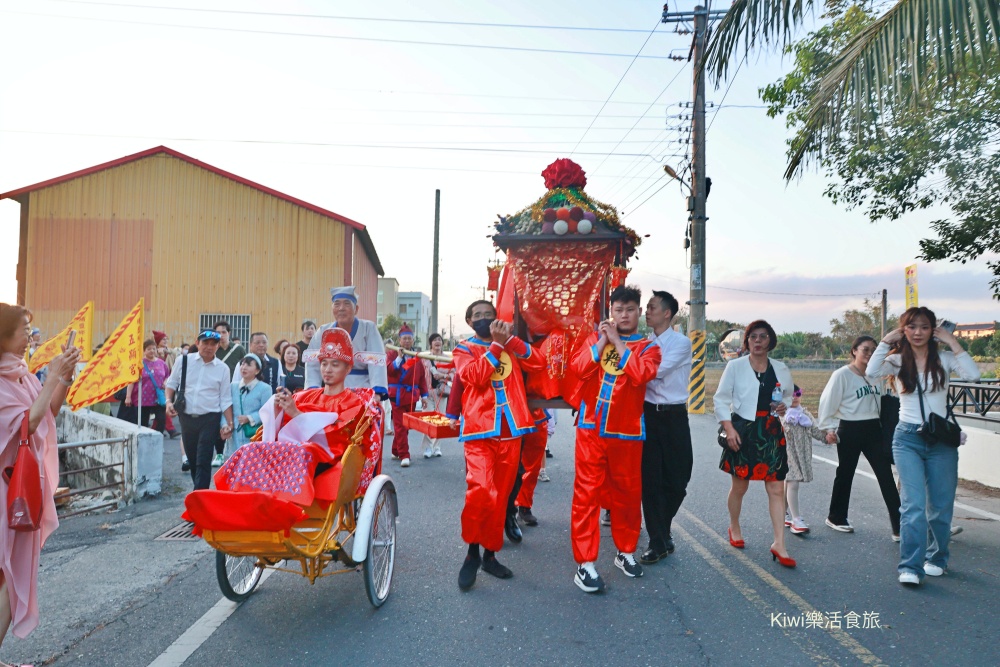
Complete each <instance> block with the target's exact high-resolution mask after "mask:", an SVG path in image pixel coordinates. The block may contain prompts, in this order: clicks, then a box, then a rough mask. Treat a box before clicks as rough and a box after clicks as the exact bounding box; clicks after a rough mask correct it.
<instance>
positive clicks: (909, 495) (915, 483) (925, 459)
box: [892, 422, 958, 577]
mask: <svg viewBox="0 0 1000 667" xmlns="http://www.w3.org/2000/svg"><path fill="white" fill-rule="evenodd" d="M918 428H919V425H918V424H908V423H906V422H899V424H898V425H897V426H896V432H895V433H894V434H893V438H892V453H893V456H894V457H895V459H896V469H897V470H898V471H899V482H900V485H901V491H902V493H901V494H900V500H901V508H900V509H901V515H902V516H901V520H900V531H899V534H900V538H901V539H900V543H899V568H898V569H899V572H900V573H903V572H913V573H916V574H917V576H921V577H922V576H923V575H924V561H927V562H929V563H932V564H934V565H937V566H938V567H942V568H945V567H948V556H949V553H948V541H949V540H950V539H951V517H952V513H953V512H954V510H955V489H956V487H957V486H958V449H957V448H955V447H949V446H948V445H945V444H941V443H935V444H933V445H929V444H927V442H926V441H925V440H924V439H923V436H921V435H920V434H919V433H917V429H918Z"/></svg>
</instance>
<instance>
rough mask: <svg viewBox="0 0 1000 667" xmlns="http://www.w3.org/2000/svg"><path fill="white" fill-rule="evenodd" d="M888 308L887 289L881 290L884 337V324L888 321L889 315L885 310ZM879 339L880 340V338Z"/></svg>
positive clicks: (884, 332)
mask: <svg viewBox="0 0 1000 667" xmlns="http://www.w3.org/2000/svg"><path fill="white" fill-rule="evenodd" d="M888 308H889V290H882V338H885V334H886V333H887V332H886V330H885V329H886V325H887V324H888V322H889V316H888V314H887V313H886V311H887V310H888ZM879 340H882V339H881V338H880V339H879Z"/></svg>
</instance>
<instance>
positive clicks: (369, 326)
mask: <svg viewBox="0 0 1000 667" xmlns="http://www.w3.org/2000/svg"><path fill="white" fill-rule="evenodd" d="M330 301H331V304H330V309H331V311H332V312H333V320H334V321H333V322H329V323H327V324H324V325H323V326H321V327H320V328H319V331H317V332H316V335H315V336H313V338H312V341H310V343H309V347H308V349H307V350H306V353H305V354H304V355H303V360H302V361H303V363H304V364H305V367H306V389H312V388H314V387H320V386H322V382H321V379H320V372H319V362H318V361H317V360H316V354H317V353H318V352H319V344H320V341H321V340H322V339H323V332H324V331H326V330H327V329H330V328H332V327H339V328H341V329H344V330H345V331H347V332H348V333H349V334H351V344H352V345H353V346H354V368H352V369H351V373H350V375H348V376H347V380H346V381H345V382H344V386H345V387H347V388H348V389H353V388H355V387H371V388H372V389H374V390H375V393H377V394H378V395H379V396H380V397H381V398H382V400H383V401H384V400H385V399H387V398H389V380H388V377H387V374H386V366H385V346H384V345H383V343H382V335H381V334H379V332H378V327H377V326H375V323H374V322H372V321H371V320H363V319H361V318H359V317H358V316H357V315H358V297H357V294H355V291H354V286H353V285H345V286H343V287H334V288H333V289H331V290H330Z"/></svg>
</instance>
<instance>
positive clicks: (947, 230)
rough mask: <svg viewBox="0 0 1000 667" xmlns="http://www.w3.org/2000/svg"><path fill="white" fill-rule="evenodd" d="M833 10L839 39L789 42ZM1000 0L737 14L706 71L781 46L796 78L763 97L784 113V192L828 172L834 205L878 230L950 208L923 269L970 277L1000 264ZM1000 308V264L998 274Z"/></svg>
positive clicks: (830, 0)
mask: <svg viewBox="0 0 1000 667" xmlns="http://www.w3.org/2000/svg"><path fill="white" fill-rule="evenodd" d="M820 5H822V6H823V7H824V8H825V9H826V10H827V13H826V14H825V15H824V18H828V19H830V23H829V24H828V25H825V26H823V27H822V28H820V29H819V30H817V31H815V32H812V33H810V34H809V35H807V36H806V38H805V39H802V40H800V41H797V42H793V41H792V31H793V29H794V28H796V27H798V26H799V25H800V24H801V23H802V22H803V20H804V19H805V18H806V16H807V15H808V14H810V13H812V11H814V10H815V9H816V7H817V6H820ZM998 5H1000V3H998V2H997V1H996V0H947V1H946V0H894V1H892V2H890V1H888V0H857V1H856V2H849V1H847V0H826V1H825V2H823V1H822V0H736V2H734V3H733V5H732V8H731V9H730V10H729V12H728V13H727V15H726V17H725V18H724V19H723V21H722V22H721V23H720V24H719V27H718V29H717V30H716V32H715V36H714V38H713V40H712V44H711V46H710V52H709V56H708V59H707V66H708V68H709V70H710V71H711V72H713V73H714V74H715V75H716V76H717V77H724V76H726V75H727V73H728V71H729V69H730V67H731V65H732V63H734V62H736V60H738V53H742V54H746V53H748V52H749V51H751V50H754V49H755V48H757V47H758V46H761V45H763V46H773V45H775V44H781V45H783V46H784V48H785V51H786V52H787V53H790V54H792V55H793V56H794V63H795V67H794V69H793V70H792V71H791V72H790V73H789V74H788V75H787V76H786V77H784V78H783V79H782V80H780V81H778V82H776V83H775V84H772V85H771V86H768V87H766V88H764V89H763V90H762V97H763V98H764V99H765V101H767V102H768V103H769V104H770V105H771V108H770V110H769V113H771V114H772V115H777V114H778V113H782V112H784V113H787V122H788V125H789V128H790V129H791V130H792V131H793V138H792V139H790V140H789V142H788V168H787V170H786V172H785V176H786V178H789V179H790V178H792V177H794V176H795V175H796V174H798V173H800V171H801V169H802V167H803V166H804V165H805V164H807V163H810V162H811V163H814V164H816V165H817V166H819V167H820V168H822V169H824V170H825V171H826V174H827V177H828V182H829V186H828V189H827V192H826V194H827V196H829V197H830V198H831V199H833V200H834V201H836V202H839V203H841V204H843V205H844V206H846V207H847V208H854V207H861V208H863V209H864V210H865V212H866V213H867V215H868V216H869V218H870V219H871V220H872V221H881V220H887V219H888V220H892V219H896V218H898V217H900V216H902V215H904V214H905V213H907V212H909V211H912V210H916V209H923V208H928V207H930V206H935V205H944V206H946V207H948V208H949V209H950V210H951V213H952V216H951V217H950V218H945V219H939V220H936V221H934V222H933V223H932V227H933V229H934V231H935V232H936V234H937V238H932V239H923V240H921V242H920V247H921V258H922V259H926V260H929V261H937V260H945V259H947V260H951V261H957V262H962V263H965V262H967V261H971V260H975V259H977V258H979V257H981V256H983V255H989V254H991V253H997V252H1000V226H998V225H997V224H996V220H997V219H998V218H1000V153H998V152H997V151H996V150H995V146H996V143H997V142H998V141H1000V48H998V39H997V31H998V26H1000V10H998ZM987 264H988V266H989V267H990V269H991V270H992V272H993V274H994V279H993V280H992V281H991V286H992V287H993V289H994V295H995V296H997V298H1000V262H997V261H990V262H988V263H987Z"/></svg>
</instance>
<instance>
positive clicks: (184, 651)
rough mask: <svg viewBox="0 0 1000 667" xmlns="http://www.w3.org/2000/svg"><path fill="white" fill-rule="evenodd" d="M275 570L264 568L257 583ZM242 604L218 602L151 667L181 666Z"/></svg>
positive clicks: (223, 599) (261, 581)
mask: <svg viewBox="0 0 1000 667" xmlns="http://www.w3.org/2000/svg"><path fill="white" fill-rule="evenodd" d="M274 572H275V571H274V570H270V569H268V570H264V572H263V573H262V574H261V575H260V583H259V584H257V585H258V586H259V585H260V584H263V583H264V582H265V581H266V580H267V578H268V577H270V576H271V575H272V574H274ZM241 604H243V603H242V602H233V601H232V600H227V599H226V598H222V599H221V600H219V601H218V602H216V603H215V605H214V606H213V607H212V608H211V609H209V610H208V611H207V612H205V615H204V616H202V617H201V618H199V619H198V620H197V621H195V622H194V624H192V625H191V627H190V628H188V629H187V630H185V631H184V634H182V635H181V636H180V637H178V638H177V639H176V640H175V641H174V643H173V644H171V645H170V646H168V647H167V650H166V651H164V652H163V653H161V654H160V655H159V656H158V657H157V658H156V660H154V661H153V662H151V663H149V667H180V666H181V665H183V664H184V662H185V661H186V660H187V659H188V658H190V657H191V655H192V654H193V653H194V652H195V651H197V650H198V647H199V646H201V645H202V644H204V643H205V641H206V640H207V639H208V638H209V637H211V636H212V635H213V634H214V633H215V631H216V630H218V629H219V626H221V625H222V624H223V623H225V622H226V619H227V618H229V617H230V616H231V615H232V613H233V612H234V611H236V609H237V608H238V607H239V606H240V605H241Z"/></svg>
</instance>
